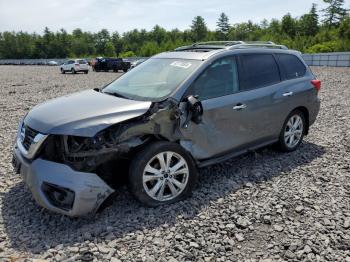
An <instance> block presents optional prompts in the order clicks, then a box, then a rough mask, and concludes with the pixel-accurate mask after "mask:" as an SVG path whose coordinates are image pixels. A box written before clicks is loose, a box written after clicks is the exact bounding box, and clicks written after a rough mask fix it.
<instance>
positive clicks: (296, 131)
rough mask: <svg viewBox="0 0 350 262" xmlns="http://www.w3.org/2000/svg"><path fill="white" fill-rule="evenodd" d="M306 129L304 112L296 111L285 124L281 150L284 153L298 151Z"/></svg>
mask: <svg viewBox="0 0 350 262" xmlns="http://www.w3.org/2000/svg"><path fill="white" fill-rule="evenodd" d="M305 128H306V121H305V116H304V114H303V112H301V111H299V110H294V111H293V112H292V113H290V114H289V116H288V117H287V119H286V121H285V122H284V125H283V128H282V130H281V133H280V137H279V142H278V143H279V148H280V149H281V150H282V151H284V152H291V151H294V150H296V149H297V148H298V147H299V145H300V144H301V142H302V140H303V137H304V134H305Z"/></svg>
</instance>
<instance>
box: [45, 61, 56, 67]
mask: <svg viewBox="0 0 350 262" xmlns="http://www.w3.org/2000/svg"><path fill="white" fill-rule="evenodd" d="M47 64H48V65H49V66H57V65H58V63H57V62H56V61H49V62H48V63H47Z"/></svg>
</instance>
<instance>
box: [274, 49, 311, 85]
mask: <svg viewBox="0 0 350 262" xmlns="http://www.w3.org/2000/svg"><path fill="white" fill-rule="evenodd" d="M276 57H277V59H278V61H279V64H280V65H281V70H282V75H283V78H284V79H286V80H289V79H294V78H298V77H303V76H304V75H305V72H306V67H305V65H304V64H303V63H302V62H301V61H300V59H299V58H298V57H296V56H295V55H289V54H276Z"/></svg>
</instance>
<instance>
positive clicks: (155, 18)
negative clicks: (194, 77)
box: [0, 0, 350, 33]
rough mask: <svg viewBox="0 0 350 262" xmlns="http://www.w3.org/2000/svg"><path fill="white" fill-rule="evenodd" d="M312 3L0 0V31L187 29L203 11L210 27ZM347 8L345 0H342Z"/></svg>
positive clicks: (302, 9)
mask: <svg viewBox="0 0 350 262" xmlns="http://www.w3.org/2000/svg"><path fill="white" fill-rule="evenodd" d="M312 3H316V4H317V5H318V9H322V8H323V7H324V4H323V1H321V0H292V1H291V0H285V1H283V0H255V1H253V0H245V1H244V0H243V1H242V0H239V1H238V0H99V1H98V0H0V32H1V31H20V30H21V31H26V32H30V33H32V32H36V33H42V32H43V30H44V28H45V26H47V27H49V28H50V30H52V31H57V30H59V29H60V28H64V29H66V30H67V31H68V32H71V31H72V30H73V29H75V28H81V29H83V30H84V31H91V32H97V31H99V30H101V29H103V28H106V29H108V30H109V31H110V32H114V31H118V32H119V33H123V32H126V31H129V30H132V29H135V28H137V29H143V28H144V29H147V30H151V29H152V28H153V27H154V25H156V24H158V25H160V26H162V27H164V28H166V29H168V30H169V29H174V28H178V29H180V30H184V29H188V28H189V27H190V25H191V22H192V20H193V18H194V17H195V16H197V15H200V16H203V17H204V19H205V21H206V23H207V26H208V27H209V28H210V29H211V30H214V29H215V27H216V21H217V19H218V17H219V15H220V13H221V12H224V13H226V14H227V16H228V17H229V19H230V23H231V24H234V23H239V22H246V21H248V20H252V21H253V22H257V23H258V22H260V21H262V20H263V19H264V18H266V19H268V20H270V19H272V18H278V19H279V18H281V17H282V16H283V15H285V14H286V13H288V12H290V13H291V14H292V16H293V17H298V16H300V15H302V14H304V13H306V12H308V11H309V9H310V7H311V5H312ZM345 7H346V8H349V9H350V0H345Z"/></svg>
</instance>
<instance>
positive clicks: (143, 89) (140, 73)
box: [103, 58, 202, 101]
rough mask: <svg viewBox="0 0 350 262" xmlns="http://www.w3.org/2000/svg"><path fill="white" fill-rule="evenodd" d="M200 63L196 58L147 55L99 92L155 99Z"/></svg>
mask: <svg viewBox="0 0 350 262" xmlns="http://www.w3.org/2000/svg"><path fill="white" fill-rule="evenodd" d="M201 63H202V61H199V60H186V59H170V58H169V59H164V58H151V59H148V60H147V61H145V62H143V63H142V64H140V65H139V66H137V67H135V68H134V69H132V70H131V71H129V72H128V73H126V74H124V75H123V76H121V77H120V78H118V79H117V80H115V81H114V82H112V83H111V84H109V85H108V86H106V87H105V88H104V89H103V92H106V93H115V94H116V95H118V94H119V95H121V96H123V97H126V98H130V99H135V100H146V101H158V100H160V99H161V98H165V97H167V96H168V95H169V94H170V93H171V92H172V91H174V90H175V89H176V88H177V87H178V86H179V85H180V84H181V83H182V82H183V81H184V80H185V79H186V78H187V77H188V76H189V75H190V74H191V73H192V72H194V71H195V70H196V69H197V68H198V66H199V65H200V64H201Z"/></svg>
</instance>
